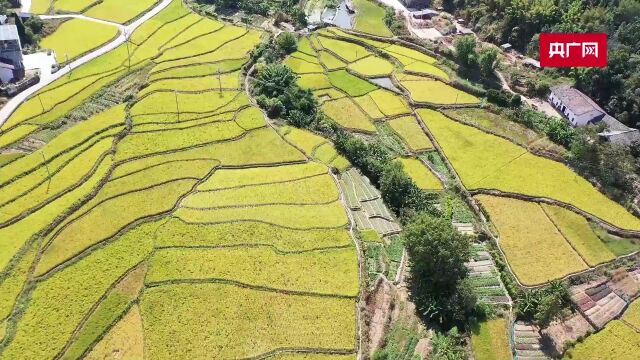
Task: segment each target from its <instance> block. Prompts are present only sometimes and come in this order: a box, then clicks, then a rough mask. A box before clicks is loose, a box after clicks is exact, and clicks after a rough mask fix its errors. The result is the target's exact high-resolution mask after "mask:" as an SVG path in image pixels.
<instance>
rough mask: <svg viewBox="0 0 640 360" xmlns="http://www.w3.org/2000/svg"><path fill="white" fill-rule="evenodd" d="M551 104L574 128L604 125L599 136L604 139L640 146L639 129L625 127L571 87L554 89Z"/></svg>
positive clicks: (555, 87)
mask: <svg viewBox="0 0 640 360" xmlns="http://www.w3.org/2000/svg"><path fill="white" fill-rule="evenodd" d="M549 102H550V103H551V105H553V106H555V108H556V109H557V110H558V111H559V112H561V113H562V114H563V115H564V116H565V117H566V118H567V119H568V120H569V122H570V123H571V125H573V126H574V127H575V126H585V125H590V124H600V123H601V124H604V130H603V131H602V132H601V133H600V134H599V135H600V136H601V137H602V138H603V139H605V140H607V141H610V142H612V143H616V144H620V145H627V146H633V145H637V144H640V131H638V129H634V128H630V127H628V126H626V125H624V124H623V123H621V122H620V121H618V120H617V119H615V118H614V117H612V116H610V115H609V114H607V112H606V111H604V110H603V109H602V108H601V107H600V106H598V104H596V103H595V102H594V101H593V100H591V98H590V97H588V96H587V95H585V94H583V93H582V92H580V91H579V90H577V89H574V88H572V87H571V86H569V85H559V86H554V87H552V88H551V94H549Z"/></svg>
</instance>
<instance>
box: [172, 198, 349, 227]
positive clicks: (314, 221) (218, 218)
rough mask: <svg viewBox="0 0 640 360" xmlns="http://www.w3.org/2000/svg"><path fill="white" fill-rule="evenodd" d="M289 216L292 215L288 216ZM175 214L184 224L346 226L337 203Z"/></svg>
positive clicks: (192, 210) (193, 211) (253, 207)
mask: <svg viewBox="0 0 640 360" xmlns="http://www.w3.org/2000/svg"><path fill="white" fill-rule="evenodd" d="M291 214H296V216H295V217H291ZM175 215H176V216H177V217H179V218H180V219H182V220H184V221H186V222H188V223H207V224H219V223H226V222H234V221H256V222H263V223H267V224H273V225H276V226H282V227H285V228H289V229H328V228H338V227H342V226H346V225H347V222H348V219H347V215H346V214H345V211H344V208H343V207H342V204H341V203H340V202H339V201H336V202H333V203H331V204H328V205H324V204H323V205H265V206H250V207H235V208H223V209H216V210H194V209H185V208H180V209H178V210H177V211H176V212H175Z"/></svg>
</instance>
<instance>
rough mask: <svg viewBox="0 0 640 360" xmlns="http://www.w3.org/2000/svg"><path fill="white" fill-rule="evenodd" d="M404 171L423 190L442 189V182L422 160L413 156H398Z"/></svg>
mask: <svg viewBox="0 0 640 360" xmlns="http://www.w3.org/2000/svg"><path fill="white" fill-rule="evenodd" d="M398 161H399V162H400V163H402V166H403V168H404V171H405V172H406V173H407V174H408V175H409V177H410V178H411V179H412V180H413V181H414V182H415V183H416V185H417V186H418V187H419V188H420V189H423V190H442V182H440V179H438V177H436V176H435V175H434V174H433V173H432V172H431V170H429V168H428V167H427V166H426V165H425V164H424V163H422V161H420V160H418V159H413V158H399V159H398Z"/></svg>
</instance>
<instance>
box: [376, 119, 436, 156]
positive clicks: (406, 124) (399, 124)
mask: <svg viewBox="0 0 640 360" xmlns="http://www.w3.org/2000/svg"><path fill="white" fill-rule="evenodd" d="M387 123H388V124H389V127H391V129H393V131H394V132H395V133H396V134H397V135H398V136H400V138H402V140H404V142H405V143H406V144H407V146H408V147H409V149H411V151H425V150H431V149H433V144H432V143H431V140H429V138H428V137H427V135H426V134H425V133H424V131H423V130H422V128H421V127H420V125H419V124H418V122H417V121H416V118H415V117H413V116H405V117H401V118H397V119H393V120H389V121H388V122H387Z"/></svg>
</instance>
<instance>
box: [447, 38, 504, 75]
mask: <svg viewBox="0 0 640 360" xmlns="http://www.w3.org/2000/svg"><path fill="white" fill-rule="evenodd" d="M454 46H455V49H456V58H457V59H458V63H460V64H461V65H462V66H464V67H465V68H467V69H468V70H477V69H479V70H480V73H481V74H482V75H484V76H485V77H493V76H494V72H493V70H494V69H495V66H496V61H497V60H498V50H497V49H495V48H489V47H486V48H483V49H480V50H479V51H478V49H477V44H476V38H475V37H474V36H472V35H467V36H462V37H459V38H457V39H456V41H455V42H454Z"/></svg>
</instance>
